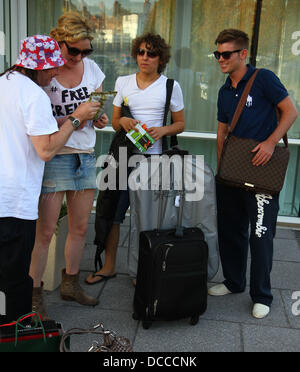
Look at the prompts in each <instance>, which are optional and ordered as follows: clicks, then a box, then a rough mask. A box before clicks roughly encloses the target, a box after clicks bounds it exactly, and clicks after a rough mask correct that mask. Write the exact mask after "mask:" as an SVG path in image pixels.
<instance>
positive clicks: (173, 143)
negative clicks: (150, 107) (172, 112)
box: [162, 79, 178, 152]
mask: <svg viewBox="0 0 300 372" xmlns="http://www.w3.org/2000/svg"><path fill="white" fill-rule="evenodd" d="M173 86H174V79H167V82H166V87H167V95H166V104H165V112H164V121H163V126H165V125H167V119H168V113H169V109H170V102H171V97H172V92H173ZM162 141H163V144H162V149H163V152H165V151H167V150H168V141H167V137H163V139H162ZM170 144H171V147H173V146H177V145H178V141H177V136H176V135H174V136H171V143H170Z"/></svg>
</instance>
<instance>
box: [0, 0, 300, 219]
mask: <svg viewBox="0 0 300 372" xmlns="http://www.w3.org/2000/svg"><path fill="white" fill-rule="evenodd" d="M22 3H23V4H24V3H26V2H25V1H23V2H22ZM257 3H258V1H256V0H214V1H213V0H119V1H113V0H102V1H99V0H43V1H40V0H27V8H26V12H25V13H26V14H27V18H26V31H25V32H26V34H28V35H29V34H35V33H46V34H47V33H49V31H50V29H51V27H53V26H54V25H55V24H56V21H57V19H58V17H59V16H60V15H61V14H62V12H63V10H64V9H65V10H77V11H79V12H81V13H83V14H85V15H86V16H87V17H88V18H89V19H90V21H91V23H92V24H93V27H94V31H95V39H94V41H93V46H94V48H95V52H94V54H93V55H92V58H93V59H94V60H95V61H96V62H97V63H98V64H99V66H100V67H101V69H102V70H103V71H104V73H105V74H106V79H105V82H104V86H103V88H104V90H111V89H113V88H114V83H115V80H116V78H117V77H118V76H120V75H125V74H130V73H134V72H135V71H136V64H135V62H134V61H133V60H132V58H131V56H130V44H131V41H132V39H133V38H134V37H135V36H136V35H140V34H142V33H143V32H145V31H154V32H157V33H160V34H161V35H162V36H163V37H164V38H165V39H166V40H167V42H169V43H170V44H171V46H172V59H171V62H170V63H169V65H168V67H167V70H166V71H165V74H166V75H168V76H169V77H172V78H174V79H176V80H178V81H179V83H180V85H181V87H182V90H183V94H184V101H185V114H186V132H185V134H184V135H183V136H180V138H179V140H180V144H181V145H182V147H184V148H187V149H189V150H190V151H191V152H192V153H194V154H204V155H205V160H206V161H207V162H208V163H209V164H210V165H211V166H212V168H213V169H215V167H216V142H215V138H216V130H217V120H216V114H217V113H216V99H217V93H218V90H219V88H220V86H221V85H222V84H223V83H224V81H225V78H226V76H224V75H223V74H222V73H221V72H220V71H219V66H218V64H217V63H216V61H215V59H214V57H213V54H212V52H213V51H214V50H215V48H216V46H215V44H214V41H215V38H216V36H217V34H218V33H219V32H220V31H221V30H223V29H224V28H232V27H233V28H240V29H243V30H244V31H246V32H247V33H248V35H249V37H250V39H252V36H253V30H254V22H255V14H256V10H257V8H256V7H257ZM16 4H18V5H19V6H20V0H19V1H18V0H0V10H2V9H3V10H4V11H3V15H4V16H2V17H1V15H0V32H1V31H2V32H3V31H4V32H5V37H6V38H7V39H8V33H9V32H11V33H13V34H14V39H16V38H17V34H16V32H15V30H14V27H13V26H12V25H9V22H8V19H7V18H8V7H9V6H12V7H13V9H14V10H13V12H14V14H13V15H12V16H11V18H10V20H11V19H20V20H21V22H24V15H23V14H20V9H17V6H16ZM23 6H24V5H23ZM16 12H17V14H16ZM299 13H300V2H299V1H298V0H263V1H262V11H261V23H260V32H259V38H258V49H257V58H256V62H257V67H264V68H269V69H271V70H272V71H274V72H275V73H276V74H277V75H278V76H279V77H280V79H281V80H282V82H283V83H284V84H285V86H286V87H287V89H288V90H289V93H290V95H291V97H292V99H293V100H294V102H295V104H296V105H297V107H298V108H299V107H300V84H299V81H300V63H299V61H300V21H299V16H298V15H299ZM22 16H23V17H22ZM15 25H16V24H15ZM9 29H11V31H9ZM24 30H25V27H24V26H23V32H24ZM21 31H22V30H21ZM20 34H21V33H20V32H19V35H20ZM0 40H1V33H0ZM16 45H17V44H16V43H15V44H14V45H13V46H12V47H11V44H10V45H7V46H6V49H5V50H6V56H1V48H0V63H1V68H3V67H4V66H5V64H7V63H8V60H9V62H11V61H10V55H11V54H12V55H13V54H14V53H15V54H16V52H17V51H16V49H17V48H16ZM10 48H11V50H10ZM2 49H3V48H2ZM108 114H109V115H110V117H111V111H110V112H109V113H108ZM111 138H112V130H111V131H110V130H109V128H108V130H106V131H98V133H97V145H96V152H97V154H101V153H105V152H106V151H107V150H108V147H109V144H110V141H111ZM289 138H290V142H291V146H290V150H291V160H290V165H289V169H288V172H287V177H286V182H285V186H284V188H283V190H282V192H281V196H280V214H281V215H286V216H297V215H298V207H299V201H300V198H299V196H300V183H299V181H300V180H299V171H298V169H299V166H298V164H299V144H300V118H298V120H297V122H296V123H295V124H294V126H293V127H292V128H291V130H290V131H289Z"/></svg>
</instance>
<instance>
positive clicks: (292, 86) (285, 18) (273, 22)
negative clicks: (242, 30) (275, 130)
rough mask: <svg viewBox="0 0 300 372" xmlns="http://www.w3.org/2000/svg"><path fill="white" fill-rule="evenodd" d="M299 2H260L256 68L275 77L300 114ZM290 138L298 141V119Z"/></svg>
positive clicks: (299, 121)
mask: <svg viewBox="0 0 300 372" xmlns="http://www.w3.org/2000/svg"><path fill="white" fill-rule="evenodd" d="M299 14H300V1H299V0H269V1H266V2H263V8H262V15H261V24H260V32H259V44H258V46H259V47H258V57H257V66H258V67H265V68H268V69H270V70H272V71H273V72H275V74H277V75H278V76H279V78H280V79H281V81H282V82H283V84H284V85H285V86H286V88H287V89H288V91H289V93H290V96H291V98H292V99H293V101H294V103H295V104H296V106H297V108H298V111H299V112H300V84H299V81H300V25H299ZM289 137H290V138H300V118H299V117H298V119H297V121H296V122H295V123H294V125H293V126H292V128H291V129H290V130H289Z"/></svg>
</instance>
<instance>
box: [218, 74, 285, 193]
mask: <svg viewBox="0 0 300 372" xmlns="http://www.w3.org/2000/svg"><path fill="white" fill-rule="evenodd" d="M258 71H259V70H256V71H255V73H254V74H253V75H252V76H251V78H250V80H249V81H248V83H247V85H246V87H245V89H244V91H243V94H242V96H241V99H240V101H239V104H238V106H237V108H236V111H235V113H234V116H233V119H232V122H231V125H230V128H229V133H228V136H227V138H226V139H225V142H224V145H223V150H222V154H221V158H220V165H219V170H218V174H217V176H216V179H217V181H218V182H220V183H224V184H226V185H229V186H233V187H239V188H243V189H246V190H248V191H254V192H257V193H264V194H270V195H276V194H279V192H280V190H281V189H282V187H283V183H284V178H285V174H286V170H287V166H288V162H289V149H288V139H287V135H286V134H285V135H284V137H283V140H284V146H281V145H277V146H276V147H275V150H274V152H273V155H272V157H271V159H270V160H269V162H268V163H267V164H266V165H264V166H254V165H252V159H253V157H254V156H255V154H254V153H252V150H253V149H254V148H255V147H256V146H257V145H258V144H259V142H257V141H254V140H253V139H250V138H240V137H236V136H234V135H233V134H232V132H233V130H234V128H235V126H236V124H237V122H238V120H239V118H240V115H241V113H242V111H243V108H244V106H245V104H246V100H247V97H248V94H249V92H250V89H251V87H252V84H253V82H254V79H255V78H256V75H257V73H258ZM277 115H278V111H277Z"/></svg>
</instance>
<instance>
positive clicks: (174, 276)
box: [133, 191, 208, 329]
mask: <svg viewBox="0 0 300 372" xmlns="http://www.w3.org/2000/svg"><path fill="white" fill-rule="evenodd" d="M162 201H163V191H161V192H160V202H159V211H158V228H157V229H156V230H152V231H142V232H141V233H140V241H139V261H138V272H137V283H136V289H135V295H134V314H133V318H134V319H136V320H142V324H143V327H144V328H145V329H148V328H149V327H150V325H151V323H152V321H154V320H176V319H181V318H188V317H190V324H192V325H195V324H197V323H198V320H199V316H200V315H202V314H203V313H204V312H205V310H206V307H207V264H208V246H207V243H206V241H205V240H204V234H203V232H202V230H201V229H200V228H196V227H195V228H182V227H181V220H182V208H183V202H184V192H181V195H180V207H179V213H178V224H177V227H176V228H174V229H169V230H160V229H159V227H160V219H161V212H162Z"/></svg>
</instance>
